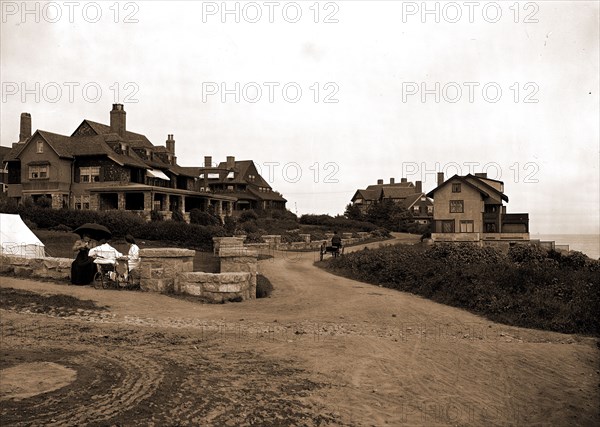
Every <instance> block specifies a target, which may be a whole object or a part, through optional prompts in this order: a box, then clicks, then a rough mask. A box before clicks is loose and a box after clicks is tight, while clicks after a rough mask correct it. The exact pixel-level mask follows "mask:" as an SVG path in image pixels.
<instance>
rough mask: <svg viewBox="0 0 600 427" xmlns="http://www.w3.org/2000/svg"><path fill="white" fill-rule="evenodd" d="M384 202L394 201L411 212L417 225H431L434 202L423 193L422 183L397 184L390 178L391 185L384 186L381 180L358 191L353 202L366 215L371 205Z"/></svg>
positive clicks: (405, 181) (406, 181)
mask: <svg viewBox="0 0 600 427" xmlns="http://www.w3.org/2000/svg"><path fill="white" fill-rule="evenodd" d="M384 200H392V201H393V202H395V203H398V204H400V205H401V206H402V207H404V208H405V209H407V210H409V211H410V212H411V214H412V216H413V219H414V221H415V222H417V223H420V224H429V223H431V220H432V217H433V202H432V201H431V199H429V198H428V197H427V196H426V195H425V194H424V193H423V190H422V183H421V181H416V183H414V184H413V183H412V182H409V181H408V180H407V179H406V178H402V179H401V180H400V182H398V183H396V181H395V179H394V178H390V182H389V184H384V183H383V179H379V180H378V181H377V184H374V185H369V186H368V187H367V188H366V189H364V190H360V189H359V190H356V193H354V196H352V200H351V201H352V204H353V205H354V206H358V207H359V209H360V211H361V212H362V213H363V214H366V213H367V211H368V210H369V207H370V206H371V205H373V204H374V203H377V202H380V201H384Z"/></svg>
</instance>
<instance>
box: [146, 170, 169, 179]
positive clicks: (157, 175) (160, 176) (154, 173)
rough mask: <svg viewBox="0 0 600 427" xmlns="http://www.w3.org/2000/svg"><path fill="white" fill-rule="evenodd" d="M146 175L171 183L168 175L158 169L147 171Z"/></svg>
mask: <svg viewBox="0 0 600 427" xmlns="http://www.w3.org/2000/svg"><path fill="white" fill-rule="evenodd" d="M146 173H147V174H148V176H149V177H152V178H158V179H164V180H165V181H170V179H169V177H168V176H167V175H165V174H164V172H163V171H159V170H156V169H148V170H147V171H146Z"/></svg>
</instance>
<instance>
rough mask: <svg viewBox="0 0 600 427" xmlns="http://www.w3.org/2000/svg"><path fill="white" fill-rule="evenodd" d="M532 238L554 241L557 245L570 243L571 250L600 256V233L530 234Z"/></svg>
mask: <svg viewBox="0 0 600 427" xmlns="http://www.w3.org/2000/svg"><path fill="white" fill-rule="evenodd" d="M529 237H530V239H536V240H537V239H539V240H542V241H554V242H556V244H557V245H569V250H571V251H579V252H583V253H584V254H586V255H587V256H588V257H590V258H592V259H598V258H600V234H541V233H539V234H537V233H536V234H530V235H529Z"/></svg>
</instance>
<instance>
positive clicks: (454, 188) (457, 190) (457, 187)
mask: <svg viewBox="0 0 600 427" xmlns="http://www.w3.org/2000/svg"><path fill="white" fill-rule="evenodd" d="M460 190H461V188H460V183H455V184H452V192H453V193H460Z"/></svg>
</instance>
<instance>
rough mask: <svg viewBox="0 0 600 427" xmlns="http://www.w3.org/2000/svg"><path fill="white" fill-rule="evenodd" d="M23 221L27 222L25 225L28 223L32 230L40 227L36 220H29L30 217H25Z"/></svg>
mask: <svg viewBox="0 0 600 427" xmlns="http://www.w3.org/2000/svg"><path fill="white" fill-rule="evenodd" d="M23 222H24V223H25V225H26V226H27V227H29V229H30V230H35V229H37V228H38V226H37V224H36V223H35V222H33V221H31V220H29V219H27V218H25V219H24V220H23Z"/></svg>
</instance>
